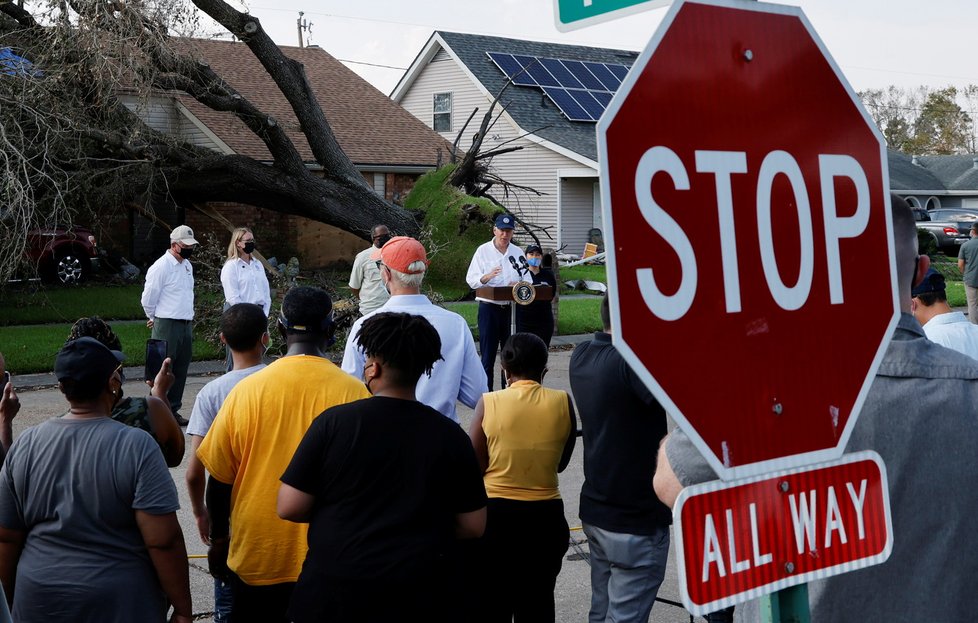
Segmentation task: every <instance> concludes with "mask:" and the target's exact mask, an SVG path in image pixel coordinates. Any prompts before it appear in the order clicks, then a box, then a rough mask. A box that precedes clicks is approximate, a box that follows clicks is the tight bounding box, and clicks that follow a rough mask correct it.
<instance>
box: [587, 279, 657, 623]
mask: <svg viewBox="0 0 978 623" xmlns="http://www.w3.org/2000/svg"><path fill="white" fill-rule="evenodd" d="M601 321H602V323H603V325H604V331H599V332H597V333H595V334H594V339H592V340H590V341H588V342H584V343H582V344H579V345H578V346H577V348H575V349H574V354H573V355H571V361H570V384H571V390H572V391H573V393H574V402H575V403H577V410H578V412H579V413H580V416H581V430H582V432H583V437H584V484H583V485H582V486H581V505H580V516H581V523H582V524H583V528H584V533H585V534H586V535H587V539H588V549H589V550H590V554H591V612H590V617H589V620H591V621H605V620H608V621H617V622H619V623H640V622H641V623H645V622H646V621H648V620H649V612H650V611H651V610H652V603H653V602H654V601H655V596H656V594H657V593H658V590H659V585H660V584H661V583H662V579H663V577H664V576H665V571H666V560H667V558H668V554H669V524H670V523H672V513H671V512H670V510H669V508H668V507H666V505H665V504H663V503H662V502H660V501H659V498H657V497H656V495H655V491H653V490H652V487H650V486H649V483H650V482H652V477H653V476H654V475H655V466H656V450H657V449H658V447H659V442H660V441H661V440H662V438H663V437H664V436H665V434H666V413H665V410H664V409H663V408H662V405H660V404H659V403H658V401H656V399H655V398H654V397H653V396H652V393H651V392H649V390H648V388H647V387H646V386H645V385H644V384H643V383H642V381H641V379H639V378H638V376H637V375H636V374H635V372H634V371H632V369H631V368H630V367H629V365H628V363H627V362H626V361H625V360H624V359H623V358H622V356H621V354H620V353H619V352H618V350H617V349H616V348H615V347H614V345H613V344H612V343H611V318H610V314H609V309H608V295H607V294H605V297H604V300H603V301H602V303H601Z"/></svg>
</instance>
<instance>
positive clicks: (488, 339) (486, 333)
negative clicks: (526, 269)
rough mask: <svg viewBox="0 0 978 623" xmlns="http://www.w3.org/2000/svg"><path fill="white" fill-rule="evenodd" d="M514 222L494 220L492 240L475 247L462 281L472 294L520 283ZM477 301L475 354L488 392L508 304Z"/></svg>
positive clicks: (507, 324) (507, 321) (519, 254)
mask: <svg viewBox="0 0 978 623" xmlns="http://www.w3.org/2000/svg"><path fill="white" fill-rule="evenodd" d="M515 223H516V220H515V219H514V218H513V217H512V215H510V214H500V215H499V216H497V217H496V222H495V227H493V228H492V240H490V241H489V242H487V243H485V244H482V245H479V248H478V249H476V250H475V254H474V255H473V256H472V261H471V262H470V263H469V270H468V272H467V273H466V274H465V281H467V282H468V284H469V287H471V288H472V289H473V290H476V289H478V288H481V287H483V286H492V287H498V286H511V285H514V284H515V283H516V282H518V281H520V279H521V276H520V271H519V270H518V269H517V267H522V266H523V264H522V263H521V262H520V260H521V259H523V261H525V258H524V257H523V250H522V249H520V248H519V247H518V246H516V245H515V244H512V243H511V242H510V241H511V240H512V239H513V227H514V226H515ZM475 300H477V301H479V350H480V351H481V353H482V367H483V369H485V371H486V380H487V382H488V387H489V391H492V376H493V369H494V368H495V365H496V352H497V351H498V350H499V348H500V346H502V345H503V344H505V343H506V340H508V339H509V333H510V323H511V322H512V318H511V317H510V306H511V305H512V303H511V302H510V301H490V300H489V299H486V298H482V297H479V296H477V297H475Z"/></svg>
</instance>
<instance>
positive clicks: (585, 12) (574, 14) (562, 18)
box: [554, 0, 672, 32]
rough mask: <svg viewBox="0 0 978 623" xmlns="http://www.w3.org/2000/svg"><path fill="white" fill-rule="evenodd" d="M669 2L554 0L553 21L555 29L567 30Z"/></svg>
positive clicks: (668, 2) (648, 0)
mask: <svg viewBox="0 0 978 623" xmlns="http://www.w3.org/2000/svg"><path fill="white" fill-rule="evenodd" d="M671 3H672V0H554V22H555V23H556V25H557V30H559V31H561V32H567V31H570V30H577V29H578V28H584V27H585V26H593V25H594V24H599V23H601V22H607V21H609V20H613V19H617V18H619V17H624V16H626V15H631V14H633V13H638V12H640V11H648V10H649V9H655V8H658V7H662V6H667V5H669V4H671Z"/></svg>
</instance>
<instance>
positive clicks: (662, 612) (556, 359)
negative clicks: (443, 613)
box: [14, 349, 702, 623]
mask: <svg viewBox="0 0 978 623" xmlns="http://www.w3.org/2000/svg"><path fill="white" fill-rule="evenodd" d="M550 357H551V359H550V364H549V369H550V371H549V373H548V374H547V377H546V378H545V379H544V385H546V386H547V387H553V388H557V389H563V390H567V391H569V390H570V384H569V381H568V373H567V367H568V363H569V361H570V350H569V349H567V350H562V351H553V352H551V354H550ZM219 369H220V364H206V363H205V364H195V365H194V367H193V368H192V370H191V372H192V373H193V372H194V371H197V372H198V373H203V372H206V371H216V370H219ZM128 378H141V374H140V372H139V371H138V370H136V369H133V370H132V373H130V374H128ZM213 378H214V376H213V375H212V376H192V377H190V378H188V379H187V388H186V393H185V394H184V404H185V405H188V408H187V411H186V413H185V415H187V416H189V415H190V410H189V405H192V404H193V401H194V399H195V398H196V396H197V392H199V391H200V389H201V387H203V386H204V384H206V383H207V382H208V381H210V380H212V379H213ZM497 378H498V374H497ZM51 381H52V379H51V378H50V377H49V376H47V377H46V376H45V375H34V376H32V377H15V379H14V383H15V386H16V387H18V389H19V391H20V399H21V403H22V409H21V412H20V414H19V415H18V416H17V419H16V420H15V421H14V434H15V437H16V435H17V434H19V433H20V432H21V431H23V430H24V429H25V428H27V427H29V426H33V425H35V424H38V423H39V422H41V421H43V420H44V419H46V418H49V417H53V416H58V415H61V414H62V413H64V411H65V410H66V409H67V402H65V400H64V398H63V396H62V395H61V393H60V392H59V391H58V390H57V389H54V388H52V387H50V386H48V387H41V388H38V389H23V390H22V389H20V388H23V387H26V386H35V387H36V386H43V385H44V384H45V382H47V383H50V382H51ZM125 391H126V393H127V394H128V395H130V396H139V395H144V394H145V393H146V391H147V388H146V387H145V385H142V383H140V382H137V381H129V382H127V383H126V385H125ZM460 416H461V419H462V424H463V426H464V427H465V429H466V430H468V425H469V422H470V421H471V417H472V411H471V410H470V409H466V408H464V407H461V409H460ZM188 447H189V444H188ZM655 451H656V444H655V443H650V444H649V452H655ZM186 464H187V459H186V458H184V461H183V463H182V464H181V465H180V466H178V467H175V468H173V469H172V470H171V473H172V474H173V480H174V482H175V483H176V485H177V490H178V491H179V492H180V496H181V509H180V511H179V513H178V514H179V518H180V523H181V525H182V526H183V531H184V536H185V538H186V542H187V552H188V554H189V555H190V558H189V560H188V563H189V565H190V581H191V589H192V591H193V603H194V613H195V614H198V615H201V616H200V618H199V619H198V620H201V621H210V620H211V617H210V616H209V614H208V613H211V612H212V611H213V608H214V595H213V583H212V580H211V577H210V575H208V573H207V559H206V557H205V556H204V555H205V554H206V551H207V550H206V546H205V545H204V544H203V543H202V542H201V540H200V538H199V537H198V535H197V530H196V524H195V522H194V519H193V515H192V513H191V512H190V504H189V501H188V499H187V488H186V485H185V484H184V473H185V470H186ZM582 464H583V453H582V450H581V445H580V443H579V444H578V446H577V448H576V449H575V452H574V456H573V458H572V459H571V462H570V465H569V466H568V468H567V469H566V470H565V471H564V473H563V474H561V475H560V490H561V494H562V495H563V498H564V510H565V514H566V516H567V523H568V525H570V526H571V527H572V528H575V527H579V526H580V525H581V523H580V519H579V518H578V516H577V512H578V496H579V494H580V490H581V483H582V482H583V479H584V476H583V467H582ZM649 486H651V483H649ZM571 538H572V540H573V541H575V542H578V543H579V545H578V546H577V547H571V548H570V549H569V550H568V552H567V556H566V557H565V559H564V563H563V567H562V569H561V572H560V576H559V577H558V579H557V588H556V601H557V620H558V621H568V622H569V621H586V620H587V612H588V607H589V605H590V598H591V590H590V579H589V567H588V563H587V560H586V554H587V551H588V550H587V543H586V539H585V537H584V534H583V533H582V532H581V531H580V530H572V532H571ZM578 550H580V551H578ZM673 550H674V548H673ZM582 553H583V554H584V555H585V556H582V555H581V554H582ZM659 597H660V598H661V599H668V600H671V601H675V602H678V601H679V587H678V583H677V577H676V568H675V560H674V551H670V566H669V569H668V570H667V572H666V578H665V581H664V582H663V585H662V588H661V589H660V591H659ZM437 598H438V595H437V590H435V591H433V592H432V599H437ZM649 620H650V621H654V622H655V623H666V622H670V623H678V622H686V621H689V620H690V617H689V615H688V613H687V612H686V611H685V610H684V609H683V608H682V607H678V606H673V605H669V604H667V603H657V604H656V605H655V607H654V608H653V609H652V616H651V618H650V619H649ZM699 620H702V619H699Z"/></svg>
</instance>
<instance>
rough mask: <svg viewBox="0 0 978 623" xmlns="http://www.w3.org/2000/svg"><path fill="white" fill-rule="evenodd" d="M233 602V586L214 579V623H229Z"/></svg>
mask: <svg viewBox="0 0 978 623" xmlns="http://www.w3.org/2000/svg"><path fill="white" fill-rule="evenodd" d="M232 600H233V597H232V593H231V585H230V584H226V583H225V582H222V581H221V580H218V579H217V578H214V623H228V620H229V619H228V617H230V616H231V603H232Z"/></svg>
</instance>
